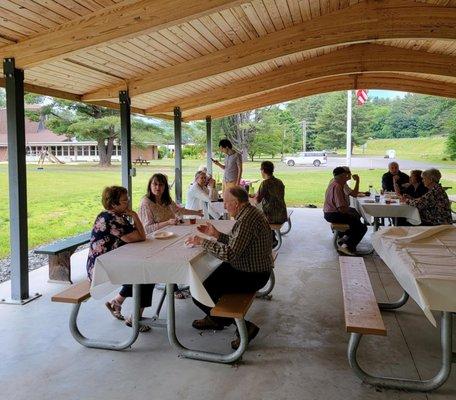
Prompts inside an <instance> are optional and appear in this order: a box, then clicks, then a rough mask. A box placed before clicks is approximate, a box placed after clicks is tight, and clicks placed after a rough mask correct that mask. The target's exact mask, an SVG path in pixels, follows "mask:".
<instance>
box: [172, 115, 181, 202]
mask: <svg viewBox="0 0 456 400" xmlns="http://www.w3.org/2000/svg"><path fill="white" fill-rule="evenodd" d="M174 187H175V190H176V203H178V204H180V203H182V113H181V110H180V108H179V107H174Z"/></svg>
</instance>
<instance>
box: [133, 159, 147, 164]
mask: <svg viewBox="0 0 456 400" xmlns="http://www.w3.org/2000/svg"><path fill="white" fill-rule="evenodd" d="M133 164H134V165H138V164H139V165H143V164H144V165H149V164H150V163H149V161H147V160H144V159H143V158H137V159H136V160H135V161H133Z"/></svg>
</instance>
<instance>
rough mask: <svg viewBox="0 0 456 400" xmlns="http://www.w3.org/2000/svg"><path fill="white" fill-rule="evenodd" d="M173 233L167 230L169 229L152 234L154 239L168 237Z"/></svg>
mask: <svg viewBox="0 0 456 400" xmlns="http://www.w3.org/2000/svg"><path fill="white" fill-rule="evenodd" d="M173 236H174V233H173V232H169V231H163V232H157V233H155V234H154V238H155V239H169V238H170V237H173Z"/></svg>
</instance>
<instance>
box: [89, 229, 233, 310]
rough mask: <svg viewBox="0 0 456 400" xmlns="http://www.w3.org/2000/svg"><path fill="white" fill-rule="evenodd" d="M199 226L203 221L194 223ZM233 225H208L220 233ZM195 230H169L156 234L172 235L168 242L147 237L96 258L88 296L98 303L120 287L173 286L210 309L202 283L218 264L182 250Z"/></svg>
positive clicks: (202, 253)
mask: <svg viewBox="0 0 456 400" xmlns="http://www.w3.org/2000/svg"><path fill="white" fill-rule="evenodd" d="M202 222H204V221H202V220H199V221H198V223H202ZM234 222H235V221H234V220H232V221H211V223H213V224H214V226H215V227H216V228H217V229H218V230H219V231H221V232H224V233H228V232H230V231H231V229H232V227H233V225H234ZM196 226H197V225H176V226H169V227H166V228H163V229H161V230H160V232H162V231H168V232H173V233H174V234H175V236H173V237H171V238H169V239H155V238H154V237H153V234H151V235H149V236H148V238H147V240H146V241H144V242H137V243H129V244H126V245H124V246H122V247H119V248H118V249H115V250H112V251H110V252H108V253H106V254H103V255H102V256H100V257H98V258H97V260H96V262H95V268H94V272H93V279H92V286H91V289H90V293H91V295H92V296H93V297H94V298H95V299H97V298H98V299H100V298H102V297H104V296H106V295H107V294H109V293H110V292H112V291H113V290H115V289H118V287H119V285H122V284H143V283H158V282H160V283H177V284H185V285H189V286H190V292H191V293H192V296H193V297H195V298H196V299H197V300H198V301H200V302H201V303H203V304H206V305H207V306H209V307H213V306H214V303H213V301H212V300H211V298H210V297H209V295H208V293H207V291H206V290H205V289H204V287H203V284H202V282H203V281H204V280H205V279H206V278H207V277H208V276H209V275H210V274H211V273H212V272H213V271H214V270H215V269H216V268H217V267H218V266H219V265H220V264H221V261H220V260H219V259H218V258H216V257H214V256H212V255H210V254H208V253H207V252H206V251H205V250H203V249H202V248H201V247H199V246H195V247H193V248H188V247H186V246H185V244H184V242H185V240H186V238H187V237H188V236H190V235H194V234H196V233H197V230H196Z"/></svg>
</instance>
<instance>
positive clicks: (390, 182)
mask: <svg viewBox="0 0 456 400" xmlns="http://www.w3.org/2000/svg"><path fill="white" fill-rule="evenodd" d="M395 182H396V185H397V186H398V187H399V188H400V189H401V188H402V186H403V185H405V184H406V183H409V176H408V175H407V174H404V173H403V172H402V171H400V170H399V164H398V163H397V162H396V161H392V162H390V163H389V164H388V172H385V173H384V174H383V176H382V190H383V191H384V192H394V191H395V189H394V183H395Z"/></svg>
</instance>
